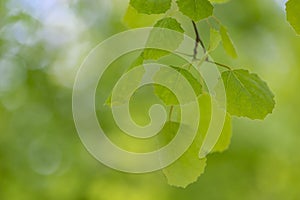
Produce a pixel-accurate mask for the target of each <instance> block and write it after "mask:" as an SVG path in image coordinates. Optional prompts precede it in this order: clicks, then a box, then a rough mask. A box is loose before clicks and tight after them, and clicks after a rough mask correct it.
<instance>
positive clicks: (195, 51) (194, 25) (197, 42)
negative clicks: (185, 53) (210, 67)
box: [192, 20, 206, 59]
mask: <svg viewBox="0 0 300 200" xmlns="http://www.w3.org/2000/svg"><path fill="white" fill-rule="evenodd" d="M192 23H193V27H194V31H195V34H196V40H195V48H194V55H193V58H194V59H197V54H198V44H199V43H200V45H201V47H202V49H203V52H204V53H206V48H205V46H204V43H203V41H202V40H201V37H200V35H199V32H198V29H197V25H196V23H195V22H194V21H193V20H192Z"/></svg>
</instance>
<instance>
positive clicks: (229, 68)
mask: <svg viewBox="0 0 300 200" xmlns="http://www.w3.org/2000/svg"><path fill="white" fill-rule="evenodd" d="M206 62H209V63H212V64H215V65H218V66H220V67H223V68H226V69H228V70H230V71H231V70H232V69H231V67H229V66H227V65H224V64H222V63H218V62H214V61H211V60H206Z"/></svg>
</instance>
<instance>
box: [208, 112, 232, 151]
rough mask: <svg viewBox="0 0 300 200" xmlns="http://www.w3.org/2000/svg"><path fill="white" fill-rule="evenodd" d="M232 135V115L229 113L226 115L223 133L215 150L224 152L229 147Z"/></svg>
mask: <svg viewBox="0 0 300 200" xmlns="http://www.w3.org/2000/svg"><path fill="white" fill-rule="evenodd" d="M231 136H232V121H231V116H230V115H229V114H227V115H226V118H225V123H224V127H223V130H222V133H221V135H220V137H219V139H218V142H217V143H216V145H215V146H214V148H213V150H212V151H211V153H213V152H223V151H225V150H227V149H228V147H229V145H230V141H231Z"/></svg>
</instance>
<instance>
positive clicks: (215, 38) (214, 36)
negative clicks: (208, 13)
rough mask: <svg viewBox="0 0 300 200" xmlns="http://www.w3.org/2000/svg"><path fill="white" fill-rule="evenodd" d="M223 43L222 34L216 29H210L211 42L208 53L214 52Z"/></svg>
mask: <svg viewBox="0 0 300 200" xmlns="http://www.w3.org/2000/svg"><path fill="white" fill-rule="evenodd" d="M220 42H221V35H220V32H219V31H217V30H216V29H214V28H211V29H210V42H209V48H208V51H209V52H211V51H214V50H215V49H216V48H217V47H218V46H219V44H220Z"/></svg>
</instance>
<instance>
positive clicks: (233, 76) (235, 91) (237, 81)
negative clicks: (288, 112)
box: [222, 69, 275, 119]
mask: <svg viewBox="0 0 300 200" xmlns="http://www.w3.org/2000/svg"><path fill="white" fill-rule="evenodd" d="M222 78H223V81H224V84H225V88H226V96H227V111H228V112H229V113H230V114H232V115H236V116H240V117H248V118H250V119H264V118H265V117H266V116H267V115H268V114H269V113H272V111H273V109H274V106H275V101H274V95H273V93H272V92H271V91H270V89H269V87H268V86H267V84H266V83H265V82H264V81H262V80H261V79H260V78H259V77H258V76H257V75H256V74H250V73H249V71H247V70H242V69H240V70H233V71H225V72H223V73H222Z"/></svg>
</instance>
